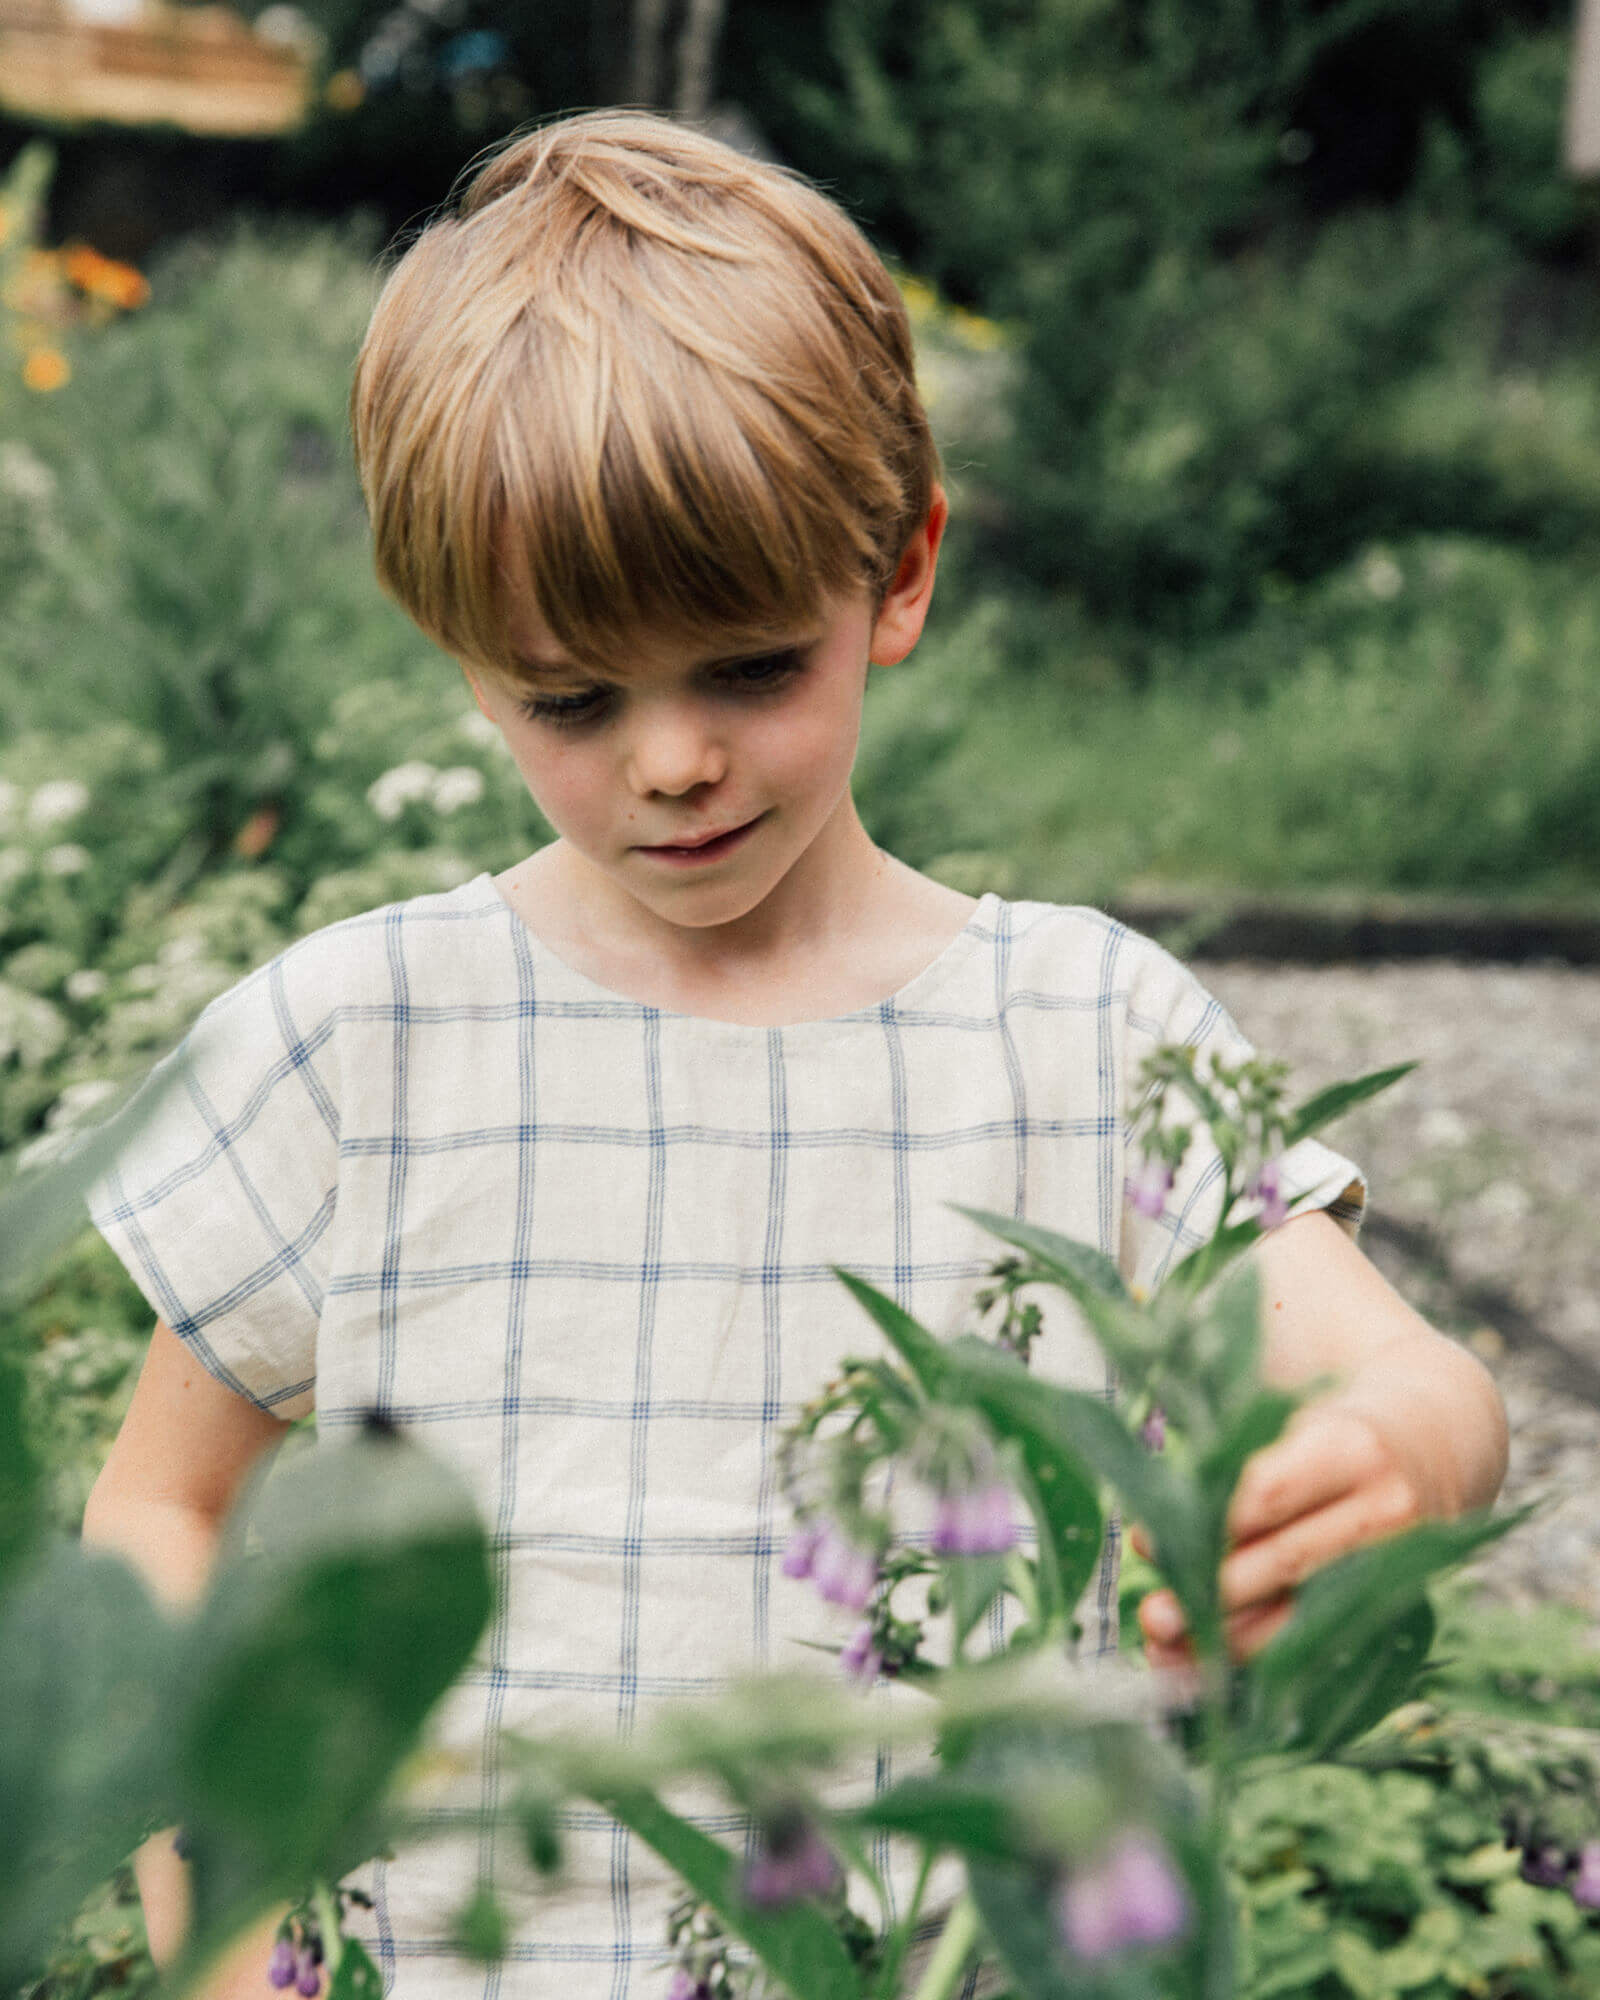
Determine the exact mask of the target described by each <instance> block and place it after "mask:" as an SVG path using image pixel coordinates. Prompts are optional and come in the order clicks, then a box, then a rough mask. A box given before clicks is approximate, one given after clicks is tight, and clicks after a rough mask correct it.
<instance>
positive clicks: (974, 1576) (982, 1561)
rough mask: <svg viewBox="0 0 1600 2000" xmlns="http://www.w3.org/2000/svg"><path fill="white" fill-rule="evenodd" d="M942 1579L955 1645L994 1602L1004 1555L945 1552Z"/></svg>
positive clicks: (1001, 1578) (1002, 1574) (1002, 1576)
mask: <svg viewBox="0 0 1600 2000" xmlns="http://www.w3.org/2000/svg"><path fill="white" fill-rule="evenodd" d="M944 1575H945V1581H946V1583H947V1584H948V1585H949V1588H950V1610H951V1614H952V1616H953V1617H954V1619H955V1627H956V1644H957V1645H958V1646H959V1645H960V1644H961V1643H962V1641H963V1640H964V1639H965V1638H966V1636H967V1634H968V1633H969V1632H970V1631H971V1630H972V1628H973V1626H974V1625H976V1624H977V1622H978V1620H979V1619H980V1618H981V1617H982V1616H983V1614H984V1612H985V1611H987V1610H988V1608H989V1606H990V1605H991V1604H992V1603H993V1602H994V1600H995V1597H996V1595H997V1593H998V1592H999V1589H1000V1586H1001V1585H1002V1584H1003V1583H1004V1582H1005V1580H1006V1559H1005V1557H1004V1556H946V1557H945V1558H944Z"/></svg>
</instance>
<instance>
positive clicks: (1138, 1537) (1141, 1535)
mask: <svg viewBox="0 0 1600 2000" xmlns="http://www.w3.org/2000/svg"><path fill="white" fill-rule="evenodd" d="M1128 1540H1129V1542H1130V1543H1131V1544H1132V1546H1133V1552H1134V1554H1135V1555H1139V1556H1143V1557H1144V1559H1145V1561H1146V1562H1149V1560H1150V1557H1151V1541H1150V1537H1149V1536H1148V1535H1147V1534H1146V1533H1145V1531H1144V1529H1143V1528H1141V1527H1140V1526H1139V1523H1138V1522H1137V1521H1133V1522H1130V1523H1129V1526H1128Z"/></svg>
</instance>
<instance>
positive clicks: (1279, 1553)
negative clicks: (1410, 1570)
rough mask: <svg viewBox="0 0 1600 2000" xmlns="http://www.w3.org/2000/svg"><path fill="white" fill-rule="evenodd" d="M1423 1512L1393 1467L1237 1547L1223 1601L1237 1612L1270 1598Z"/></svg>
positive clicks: (1225, 1572) (1224, 1578)
mask: <svg viewBox="0 0 1600 2000" xmlns="http://www.w3.org/2000/svg"><path fill="white" fill-rule="evenodd" d="M1421 1516H1422V1508H1421V1504H1420V1502H1419V1501H1418V1498H1417V1495H1416V1493H1415V1491H1414V1490H1413V1488H1412V1485H1411V1482H1410V1481H1409V1480H1408V1479H1407V1478H1406V1476H1405V1475H1404V1473H1401V1472H1398V1471H1396V1472H1391V1473H1389V1474H1388V1475H1387V1476H1385V1477H1383V1478H1380V1479H1377V1480H1374V1481H1372V1482H1371V1483H1370V1484H1368V1485H1366V1486H1363V1487H1362V1488H1361V1489H1360V1491H1359V1492H1355V1493H1351V1494H1348V1495H1346V1497H1345V1498H1343V1499H1341V1500H1338V1501H1336V1502H1335V1503H1334V1504H1333V1505H1332V1506H1331V1507H1321V1508H1319V1509H1318V1510H1317V1511H1316V1512H1315V1513H1312V1514H1307V1515H1306V1516H1305V1517H1304V1518H1303V1519H1301V1520H1297V1521H1292V1522H1290V1524H1289V1525H1288V1526H1287V1527H1285V1528H1281V1529H1280V1530H1279V1531H1278V1532H1277V1533H1276V1534H1273V1535H1263V1536H1261V1537H1259V1538H1258V1539H1257V1540H1255V1541H1252V1542H1247V1543H1246V1544H1245V1545H1244V1546H1243V1547H1241V1548H1236V1549H1235V1550H1234V1551H1233V1553H1232V1554H1231V1555H1230V1556H1229V1557H1228V1559H1227V1561H1226V1562H1224V1563H1223V1565H1222V1575H1221V1579H1220V1580H1221V1586H1222V1602H1223V1604H1224V1606H1225V1607H1226V1608H1227V1609H1229V1610H1235V1611H1242V1610H1244V1609H1245V1608H1246V1607H1247V1606H1249V1605H1252V1604H1262V1603H1267V1602H1269V1601H1270V1600H1272V1599H1274V1598H1277V1597H1280V1596H1282V1595H1283V1593H1284V1592H1285V1591H1290V1590H1293V1589H1294V1588H1295V1587H1296V1585H1298V1584H1301V1583H1304V1581H1305V1580H1306V1578H1307V1577H1308V1576H1310V1575H1311V1573H1312V1572H1313V1570H1318V1569H1321V1568H1322V1566H1323V1564H1324V1563H1329V1562H1332V1561H1333V1560H1334V1559H1335V1558H1336V1557H1338V1556H1342V1555H1347V1554H1348V1553H1349V1552H1350V1550H1352V1549H1359V1548H1365V1547H1367V1546H1368V1545H1369V1544H1370V1543H1372V1542H1381V1541H1382V1540H1384V1538H1385V1537H1386V1536H1389V1535H1394V1534H1398V1533H1399V1532H1400V1530H1401V1529H1402V1528H1408V1527H1410V1526H1411V1525H1412V1523H1413V1522H1415V1521H1418V1520H1420V1519H1421Z"/></svg>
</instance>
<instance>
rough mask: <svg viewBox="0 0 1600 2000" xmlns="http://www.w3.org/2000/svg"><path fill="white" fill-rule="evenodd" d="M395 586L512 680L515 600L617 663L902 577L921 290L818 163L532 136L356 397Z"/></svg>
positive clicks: (383, 559)
mask: <svg viewBox="0 0 1600 2000" xmlns="http://www.w3.org/2000/svg"><path fill="white" fill-rule="evenodd" d="M351 418H352V426H353V430H354V434H355V446H356V458H357V463H358V465H359V467H360V471H361V479H362V486H363V489H364V491H365V493H366V497H367V505H368V508H369V510H370V512H371V516H372V524H373V533H374V540H375V561H376V565H377V571H378V575H379V578H380V580H381V581H382V583H383V584H384V587H385V588H386V589H387V590H388V591H390V592H391V594H392V595H393V596H394V597H396V598H397V599H398V600H399V602H400V603H401V604H402V605H403V606H404V607H405V609H406V610H407V611H408V612H409V613H410V614H411V616H412V618H414V619H415V621H416V622H417V624H418V625H420V626H421V627H422V629H423V630H424V631H425V632H426V633H427V634H428V635H429V636H430V637H431V638H433V639H434V640H436V641H437V642H438V643H439V644H440V645H441V646H443V647H444V648H445V650H446V651H448V652H450V653H453V654H455V655H456V656H457V657H459V658H461V659H464V660H466V661H468V662H470V663H472V664H474V665H477V666H480V667H486V668H488V669H489V670H491V671H492V672H497V673H500V674H503V675H506V676H509V677H512V678H515V677H517V672H518V666H519V661H518V658H517V653H516V648H515V646H514V644H513V642H512V639H511V636H510V634H509V631H508V617H509V614H510V604H511V598H512V595H513V593H514V592H515V591H516V590H517V589H518V588H519V587H523V588H526V589H527V590H529V591H530V592H531V596H532V602H533V605H534V607H535V608H536V609H537V611H538V612H539V614H540V616H541V617H542V619H543V621H544V623H545V625H546V626H547V627H548V628H549V630H550V632H551V633H552V635H553V636H554V637H555V638H556V639H557V640H558V641H559V643H560V644H561V646H562V647H563V648H564V649H565V650H566V651H567V652H568V653H569V654H570V655H571V656H572V658H573V659H574V660H576V661H578V662H579V663H582V664H585V665H587V666H590V667H600V666H605V665H608V664H615V663H616V662H617V661H618V660H619V659H620V658H623V657H625V655H626V651H627V648H628V646H629V644H630V643H635V642H637V640H638V637H639V635H640V634H641V633H649V634H651V635H652V636H655V637H660V638H665V639H688V640H691V641H698V640H702V639H706V638H708V637H709V636H711V635H716V636H718V637H719V638H720V637H723V636H728V637H733V636H744V637H749V638H751V639H757V640H759V639H761V638H763V637H767V636H775V635H777V634H778V633H780V632H792V631H794V630H796V629H797V628H799V627H801V626H803V625H805V624H806V623H808V622H810V621H811V619H812V618H813V617H814V616H815V615H816V613H817V611H818V609H819V607H820V605H821V603H822V601H823V599H824V598H825V597H828V596H832V595H834V594H836V593H840V592H845V591H849V590H852V589H859V588H861V587H862V586H866V587H867V588H868V589H869V590H871V591H873V592H874V593H880V594H881V592H882V591H883V590H884V589H885V588H886V587H887V585H888V583H889V581H890V580H891V578H892V577H893V575H894V572H895V569H896V566H897V564H898V562H899V560H900V557H901V555H902V554H903V552H904V550H905V548H906V546H907V544H908V542H909V541H910V538H911V536H912V534H913V533H914V531H915V530H916V528H917V527H918V526H920V524H921V523H922V521H923V520H924V519H925V518H926V516H927V513H928V509H929V506H930V504H931V500H932V494H933V486H934V481H935V479H936V477H937V473H938V459H937V454H936V451H935V448H934V444H933V440H932V436H931V433H930V431H929V428H928V420H927V416H926V414H925V412H924V410H923V407H922V403H921V401H920V399H919V397H918V395H917V390H916V383H915V377H914V370H913V359H912V347H911V333H910V327H909V324H908V322H907V318H906V313H905V308H904V305H903V303H902V301H901V299H900V295H899V293H898V291H897V290H896V288H895V286H894V283H893V281H892V280H891V278H890V277H889V274H888V272H887V271H886V270H885V269H884V266H883V263H882V261H881V259H880V258H879V257H878V255H877V254H876V252H875V251H874V250H873V249H872V247H871V245H870V244H869V243H868V242H867V240H866V238H865V237H864V236H863V235H862V234H861V232H860V230H859V229H857V228H856V226H855V225H854V224H853V223H852V222H851V221H850V220H849V219H848V218H847V217H846V216H845V215H844V214H843V213H842V212H841V211H840V210H839V209H838V208H836V207H835V206H834V205H833V203H831V202H830V201H828V200H826V199H825V198H824V197H823V196H822V195H821V194H819V193H818V192H817V191H816V190H815V189H814V188H812V187H811V186H809V185H808V184H807V183H806V182H805V181H803V180H801V179H800V178H799V177H798V176H796V175H794V174H791V173H789V172H787V171H785V170H783V169H781V168H778V167H772V166H766V165H763V164H760V163H758V162H755V161H752V160H749V159H746V158H745V157H744V156H743V155H741V154H739V153H737V152H735V151H733V150H732V148H730V147H727V146H724V145H721V144H719V143H718V142H717V141H715V140H713V139H710V138H707V137H705V136H704V135H703V134H701V133H698V132H696V131H694V130H692V129H689V128H686V127H684V126H681V125H676V124H673V123H672V122H671V121H669V120H667V119H664V118H657V117H652V116H649V115H646V114H643V113H635V112H614V111H613V112H592V113H588V114H585V115H583V116H581V117H575V118H567V119H563V120H561V121H560V122H558V123H556V124H552V125H547V126H545V127H543V128H542V129H540V130H537V131H534V132H531V133H527V134H525V135H524V136H522V137H520V138H518V139H515V140H513V141H512V142H511V143H510V144H508V145H507V146H506V147H505V148H504V149H503V150H502V151H501V152H499V153H498V154H497V155H496V156H495V157H494V158H492V159H491V160H490V161H489V162H488V164H487V165H486V166H485V167H483V168H482V170H481V171H480V172H479V173H478V174H477V175H476V177H475V178H474V179H473V181H472V182H471V184H470V186H469V187H468V188H467V190H466V192H465V195H464V196H463V197H462V199H461V201H460V203H459V205H458V207H457V209H456V210H455V211H454V212H453V213H451V214H449V215H448V216H446V217H445V218H443V219H441V220H438V221H435V222H434V223H432V224H431V225H430V226H429V227H428V228H427V229H426V230H425V231H424V232H423V234H422V235H421V236H420V237H419V238H418V239H417V241H416V242H415V243H414V244H413V245H412V246H411V248H410V249H409V250H408V251H407V253H406V254H405V256H404V257H403V258H402V259H401V261H400V263H399V264H398V266H397V267H396V268H395V270H394V272H393V273H392V275H391V276H390V278H389V281H388V283H387V285H386V286H385V288H384V291H383V295H382V297H381V298H380V299H379V301H378V306H377V309H376V311H375V312H374V314H373V317H372V324H371V326H370V327H369V329H368V331H367V337H366V340H365V342H364V344H363V346H362V350H361V357H360V360H359V362H358V364H357V367H356V377H355V386H354V389H353V391H352V395H351Z"/></svg>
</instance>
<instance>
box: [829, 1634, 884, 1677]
mask: <svg viewBox="0 0 1600 2000" xmlns="http://www.w3.org/2000/svg"><path fill="white" fill-rule="evenodd" d="M872 1638H873V1633H872V1621H871V1619H870V1618H863V1619H862V1621H861V1623H860V1624H859V1625H858V1626H857V1627H856V1629H855V1630H854V1631H853V1632H852V1633H851V1634H850V1636H849V1638H848V1639H846V1640H845V1642H844V1648H843V1650H842V1651H841V1653H840V1654H839V1665H840V1666H841V1667H842V1668H843V1669H844V1671H845V1673H847V1674H848V1675H849V1676H850V1678H851V1679H852V1680H857V1681H861V1682H863V1683H865V1684H866V1685H868V1686H870V1685H871V1683H872V1682H873V1681H875V1680H876V1679H877V1678H878V1675H879V1674H880V1673H881V1672H882V1670H883V1649H882V1648H881V1647H879V1646H875V1645H874V1644H873V1643H872Z"/></svg>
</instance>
